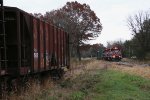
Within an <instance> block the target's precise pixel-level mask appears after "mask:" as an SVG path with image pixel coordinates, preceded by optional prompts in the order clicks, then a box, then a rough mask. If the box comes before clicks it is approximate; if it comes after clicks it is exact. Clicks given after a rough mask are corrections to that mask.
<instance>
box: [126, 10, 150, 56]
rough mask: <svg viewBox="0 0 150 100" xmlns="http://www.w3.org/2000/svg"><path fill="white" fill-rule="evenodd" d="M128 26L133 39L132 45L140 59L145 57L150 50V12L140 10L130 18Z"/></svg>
mask: <svg viewBox="0 0 150 100" xmlns="http://www.w3.org/2000/svg"><path fill="white" fill-rule="evenodd" d="M128 26H129V29H130V30H131V31H132V35H133V36H134V37H133V39H132V40H131V41H130V42H131V43H130V44H132V45H131V46H130V47H132V48H133V51H135V55H136V56H137V57H138V58H139V59H145V58H146V55H147V54H148V53H149V51H150V15H149V12H139V13H137V14H135V15H134V16H130V17H129V18H128Z"/></svg>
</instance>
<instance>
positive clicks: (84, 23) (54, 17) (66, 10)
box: [44, 1, 102, 59]
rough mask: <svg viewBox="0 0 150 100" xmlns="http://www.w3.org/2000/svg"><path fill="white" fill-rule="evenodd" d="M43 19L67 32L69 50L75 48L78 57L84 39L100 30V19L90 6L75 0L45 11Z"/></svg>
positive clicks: (98, 32)
mask: <svg viewBox="0 0 150 100" xmlns="http://www.w3.org/2000/svg"><path fill="white" fill-rule="evenodd" d="M44 20H46V21H48V22H50V23H53V24H55V25H56V26H59V27H61V28H63V29H64V30H66V32H68V33H69V35H70V48H71V49H72V50H71V51H73V50H74V49H75V50H76V53H77V54H78V57H79V59H80V58H81V55H80V46H81V45H83V44H85V41H88V40H91V39H94V38H95V37H98V35H99V34H100V32H101V30H102V24H101V22H100V19H99V18H98V17H97V16H96V14H95V13H94V11H92V10H91V8H90V6H89V5H87V4H80V3H78V2H77V1H75V2H67V3H66V5H65V6H64V7H62V8H61V9H58V10H53V11H51V12H46V14H45V15H44Z"/></svg>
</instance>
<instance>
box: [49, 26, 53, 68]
mask: <svg viewBox="0 0 150 100" xmlns="http://www.w3.org/2000/svg"><path fill="white" fill-rule="evenodd" d="M49 39H50V40H49V41H50V42H49V47H50V48H49V52H50V58H49V59H50V63H49V65H50V68H51V66H53V62H52V61H53V59H52V57H53V55H54V54H53V52H54V27H53V26H52V25H50V26H49Z"/></svg>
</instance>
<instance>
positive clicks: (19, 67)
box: [0, 7, 69, 78]
mask: <svg viewBox="0 0 150 100" xmlns="http://www.w3.org/2000/svg"><path fill="white" fill-rule="evenodd" d="M63 67H67V68H69V36H68V34H67V32H65V31H64V30H62V29H60V28H58V27H56V26H54V25H52V24H49V23H46V22H44V21H42V20H40V19H38V18H35V17H34V16H32V15H30V14H28V13H26V12H24V11H22V10H20V9H18V8H15V7H3V8H1V10H0V78H2V77H5V76H13V77H16V76H23V75H27V74H34V73H40V72H45V71H49V70H53V69H56V70H59V69H62V68H63Z"/></svg>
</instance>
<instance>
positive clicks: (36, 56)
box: [33, 18, 39, 72]
mask: <svg viewBox="0 0 150 100" xmlns="http://www.w3.org/2000/svg"><path fill="white" fill-rule="evenodd" d="M38 40H39V39H38V22H37V19H35V18H34V19H33V46H34V56H33V57H34V63H33V64H34V65H33V67H34V68H33V69H34V72H37V71H38V59H39V49H38V48H39V47H38Z"/></svg>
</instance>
